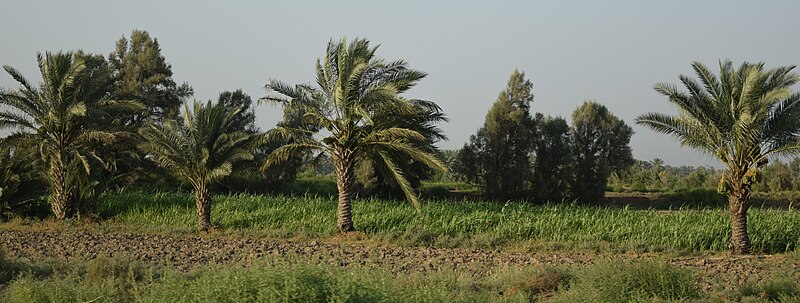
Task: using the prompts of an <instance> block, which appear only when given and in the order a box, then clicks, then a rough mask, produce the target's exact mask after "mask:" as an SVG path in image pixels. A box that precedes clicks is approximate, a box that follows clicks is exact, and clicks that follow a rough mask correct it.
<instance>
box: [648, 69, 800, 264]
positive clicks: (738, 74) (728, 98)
mask: <svg viewBox="0 0 800 303" xmlns="http://www.w3.org/2000/svg"><path fill="white" fill-rule="evenodd" d="M692 68H693V69H694V71H695V73H696V74H697V77H698V78H699V81H698V80H695V79H692V78H690V77H687V76H684V75H681V76H680V80H681V82H682V83H683V85H684V86H685V87H686V89H687V90H688V91H682V90H679V89H678V88H677V87H676V86H675V85H672V84H668V83H660V84H657V85H656V86H655V90H656V91H658V92H659V93H661V94H662V95H665V96H667V98H668V100H669V102H672V103H673V104H675V105H676V106H677V107H678V109H679V110H680V113H679V114H678V115H675V116H669V115H664V114H659V113H648V114H644V115H641V116H639V117H638V118H637V119H636V123H637V124H641V125H645V126H648V127H650V128H652V129H653V130H655V131H657V132H661V133H665V134H670V135H673V136H675V137H677V138H678V139H679V140H680V141H681V144H683V145H687V146H689V147H692V148H695V149H698V150H700V151H703V152H706V153H709V154H711V155H714V156H716V157H717V158H718V159H719V160H720V161H722V163H723V164H724V165H725V172H724V174H723V176H722V178H721V179H720V183H719V185H720V191H721V192H725V193H727V194H728V210H729V212H730V215H731V244H730V248H731V250H732V252H733V253H736V254H746V253H749V252H750V247H751V244H750V237H749V235H748V233H747V210H748V209H749V207H750V202H749V201H750V200H749V198H750V187H751V186H752V185H753V184H754V183H755V182H756V180H757V178H758V175H759V170H760V169H761V168H762V167H764V165H766V164H767V162H768V158H770V157H778V156H783V155H791V154H797V153H798V151H800V93H797V92H795V93H792V92H791V86H792V85H794V84H795V83H797V81H798V80H800V77H799V76H798V75H797V74H795V73H793V72H792V70H793V69H794V66H788V67H779V68H774V69H765V68H764V64H763V63H755V64H753V63H747V62H745V63H743V64H742V65H741V66H739V67H738V68H735V67H734V66H733V64H732V63H731V62H730V61H724V62H720V72H719V77H717V76H716V75H714V74H713V73H712V72H711V71H710V70H709V69H708V68H707V67H706V66H704V65H703V64H700V63H697V62H695V63H693V64H692Z"/></svg>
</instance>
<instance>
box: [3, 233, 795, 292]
mask: <svg viewBox="0 0 800 303" xmlns="http://www.w3.org/2000/svg"><path fill="white" fill-rule="evenodd" d="M0 249H2V250H3V251H4V252H5V254H6V256H7V257H9V258H18V259H23V260H29V261H37V260H42V259H47V258H56V259H60V260H76V259H78V260H79V259H92V258H95V257H96V256H98V255H101V254H105V255H108V256H115V255H120V254H125V255H128V256H130V257H132V258H134V259H137V260H140V261H144V262H150V263H158V264H167V265H169V266H173V267H175V268H177V269H180V270H189V269H191V268H193V267H197V266H202V265H208V264H231V265H234V264H243V265H249V264H252V262H253V261H255V260H256V259H258V258H260V257H263V256H272V257H274V258H281V259H287V260H305V261H310V262H320V263H327V264H332V265H339V266H349V265H360V266H375V267H382V268H388V269H391V270H392V271H393V272H403V273H408V272H426V271H436V270H441V269H443V268H448V269H452V270H455V271H460V272H469V273H472V274H476V275H484V274H487V273H489V272H490V271H491V270H492V269H493V268H496V267H498V266H500V267H505V266H514V267H516V266H528V265H581V264H590V263H592V262H595V261H598V260H604V259H609V258H623V259H646V258H661V257H659V256H658V255H636V254H625V255H597V254H590V253H532V254H523V253H512V252H504V251H489V250H464V249H441V248H402V247H374V246H363V245H351V244H335V243H318V242H316V241H314V242H290V241H280V240H265V239H249V238H211V237H193V236H164V235H155V234H132V233H108V234H107V233H97V232H92V231H86V230H70V231H22V230H2V231H0ZM666 261H667V262H670V263H672V264H676V265H680V266H684V267H690V268H694V269H695V270H696V271H697V272H698V274H699V279H700V281H701V283H703V284H705V285H706V287H711V285H718V284H719V283H720V282H722V283H726V284H729V283H736V284H739V283H742V282H744V281H746V280H747V279H755V280H760V279H763V278H765V277H771V276H773V274H774V273H775V272H782V271H785V272H788V273H789V274H793V275H797V273H798V270H800V269H799V268H800V257H798V256H797V255H796V254H793V255H774V256H746V257H725V256H703V257H679V258H671V259H666Z"/></svg>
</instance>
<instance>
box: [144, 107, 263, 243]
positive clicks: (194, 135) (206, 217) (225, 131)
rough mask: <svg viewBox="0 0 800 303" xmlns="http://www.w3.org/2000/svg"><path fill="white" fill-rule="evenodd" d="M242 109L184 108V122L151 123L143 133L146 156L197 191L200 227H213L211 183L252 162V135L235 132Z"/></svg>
mask: <svg viewBox="0 0 800 303" xmlns="http://www.w3.org/2000/svg"><path fill="white" fill-rule="evenodd" d="M239 110H240V109H237V108H228V107H226V106H225V105H224V104H222V103H217V104H215V105H212V104H211V102H208V103H206V104H205V105H203V104H202V103H198V102H197V101H195V102H194V107H193V110H190V108H189V106H188V105H185V106H184V112H183V121H182V123H178V122H177V121H170V120H168V121H167V122H165V123H164V124H154V123H151V124H149V125H147V126H145V127H144V128H142V129H141V130H140V134H141V135H142V137H143V138H144V140H145V143H143V144H142V145H140V148H141V149H142V151H144V152H145V153H146V154H147V157H148V158H150V159H151V160H153V161H154V162H155V163H157V164H158V165H160V166H162V167H164V168H166V169H168V170H171V171H172V172H173V173H174V174H175V175H176V176H177V177H179V178H182V179H185V180H186V181H188V182H189V183H190V184H191V185H192V187H193V188H194V196H195V205H196V207H197V217H198V227H199V228H200V230H204V231H205V230H208V229H209V228H210V227H211V183H212V182H215V181H218V180H221V179H222V178H224V177H226V176H228V175H230V174H231V171H232V169H233V165H234V164H235V163H236V162H239V161H244V160H250V159H253V154H252V152H251V143H252V141H253V140H252V139H253V135H250V134H246V133H243V132H237V131H233V130H232V128H231V125H232V124H231V123H232V122H233V121H234V120H233V117H235V115H236V113H237V112H238V111H239Z"/></svg>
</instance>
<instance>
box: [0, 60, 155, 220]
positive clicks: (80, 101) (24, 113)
mask: <svg viewBox="0 0 800 303" xmlns="http://www.w3.org/2000/svg"><path fill="white" fill-rule="evenodd" d="M84 58H86V56H85V55H83V54H82V53H80V52H78V53H72V52H57V53H50V52H47V53H45V55H44V56H42V54H41V53H40V54H37V61H38V63H39V71H40V72H41V74H42V83H41V84H40V87H39V88H36V87H34V86H33V85H31V83H30V82H29V81H28V80H26V79H25V78H24V77H23V76H22V74H21V73H20V72H19V71H18V70H16V69H14V68H13V67H10V66H7V65H6V66H3V67H4V68H5V70H6V72H8V74H9V75H11V77H13V78H14V80H16V81H17V82H18V83H19V84H20V86H21V87H20V88H19V89H18V90H16V91H9V90H3V91H0V104H2V105H4V107H3V109H2V111H0V129H14V130H15V132H14V133H12V134H11V135H9V136H8V137H6V138H4V139H3V144H4V145H6V146H9V147H14V146H24V145H36V146H37V150H38V151H39V155H40V158H41V160H42V162H43V163H44V164H45V166H46V170H47V172H46V175H47V179H48V181H49V184H50V206H51V208H52V210H53V213H54V214H55V216H56V218H58V219H65V218H70V217H72V216H74V215H76V214H77V213H78V212H79V211H80V209H79V208H80V207H81V205H78V204H80V203H79V201H80V199H81V195H80V190H81V188H82V186H84V185H85V184H86V183H87V182H86V177H87V176H88V175H89V173H90V171H91V169H92V166H96V165H93V164H92V163H98V162H99V163H101V164H105V161H104V159H101V157H100V156H98V154H97V153H96V152H95V150H96V149H95V147H97V146H98V145H103V144H105V145H108V144H111V143H114V142H115V141H116V140H117V139H118V138H119V137H120V136H121V135H122V134H124V132H121V131H116V130H113V129H111V128H110V127H107V125H102V124H99V123H96V121H101V120H103V119H105V118H107V117H108V116H109V113H110V112H112V111H118V110H122V109H128V110H136V109H138V108H140V107H138V106H137V103H136V102H130V101H111V100H103V99H102V96H103V95H104V91H105V90H106V89H107V87H105V84H107V83H108V82H107V81H106V80H105V79H101V78H100V77H99V76H104V75H105V74H103V73H94V72H93V71H95V70H92V69H87V66H86V64H85V61H84ZM89 117H91V118H89Z"/></svg>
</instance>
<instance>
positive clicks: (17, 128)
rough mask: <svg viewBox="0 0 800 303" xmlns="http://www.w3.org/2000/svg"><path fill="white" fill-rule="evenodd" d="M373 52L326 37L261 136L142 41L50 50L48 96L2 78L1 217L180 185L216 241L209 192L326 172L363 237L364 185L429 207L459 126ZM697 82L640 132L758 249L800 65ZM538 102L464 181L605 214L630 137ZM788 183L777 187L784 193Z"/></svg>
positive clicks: (794, 115)
mask: <svg viewBox="0 0 800 303" xmlns="http://www.w3.org/2000/svg"><path fill="white" fill-rule="evenodd" d="M376 51H377V47H373V46H370V44H369V41H367V40H366V39H355V40H353V41H350V42H349V43H348V42H347V41H346V40H345V39H342V40H338V41H334V40H331V41H329V42H328V45H327V47H326V50H325V53H324V56H322V57H320V58H319V59H318V60H317V62H316V66H315V71H316V81H315V83H314V84H296V85H289V84H286V83H283V82H281V81H275V80H273V81H269V82H268V83H267V84H266V85H265V88H266V89H267V91H268V94H267V96H265V97H263V98H261V99H259V101H261V102H274V103H278V104H281V105H283V111H284V112H283V114H284V119H283V121H281V122H280V123H279V124H278V125H277V126H276V127H275V128H272V129H269V130H266V131H261V130H259V129H258V128H257V127H256V126H255V123H254V122H255V115H254V112H253V109H252V103H253V101H252V99H251V98H250V97H249V96H247V95H246V94H244V93H243V92H242V91H241V90H236V91H230V92H222V93H221V94H220V96H219V98H218V100H217V102H215V103H212V102H210V101H209V102H198V101H196V100H195V101H194V102H189V100H188V99H189V98H190V97H191V96H192V95H193V91H192V88H191V86H189V85H188V84H186V83H183V84H177V83H176V82H175V81H174V80H173V79H172V71H171V66H170V65H169V64H168V63H167V62H166V59H165V58H164V57H163V56H162V55H161V50H160V46H159V44H158V41H157V40H156V39H154V38H151V37H150V36H149V34H148V33H147V32H144V31H133V32H132V34H131V36H130V38H126V37H122V38H121V39H120V40H119V41H117V43H116V47H115V50H114V51H113V52H111V53H110V54H109V55H108V56H107V57H105V56H103V55H100V54H91V53H86V52H83V51H80V50H79V51H66V52H64V51H59V52H45V53H44V54H38V55H37V62H38V67H39V71H40V73H41V78H42V80H41V82H40V83H38V84H34V83H32V82H30V81H29V80H27V79H26V78H25V77H24V76H23V75H22V73H21V72H20V71H18V70H16V69H15V68H13V67H11V66H7V65H6V66H4V69H5V71H6V72H7V73H8V75H9V76H11V77H12V78H13V79H14V80H15V81H16V82H18V84H19V87H18V88H17V89H13V90H12V89H2V90H1V91H0V105H2V108H0V128H1V129H4V130H7V131H11V133H10V134H9V135H7V136H6V137H4V138H2V140H0V204H2V208H3V209H2V210H3V211H8V210H10V209H12V210H13V209H14V208H16V207H17V206H19V205H20V204H24V203H25V202H26V201H30V200H31V197H32V196H41V195H42V194H43V193H47V195H48V196H47V197H48V198H47V199H48V203H49V206H50V209H51V211H52V214H54V215H55V216H56V217H57V218H58V219H69V218H75V217H79V216H83V215H89V214H91V213H92V211H93V209H94V204H95V203H96V201H97V197H98V195H100V194H102V193H103V192H105V191H107V190H110V189H114V188H130V187H134V186H136V185H137V184H151V185H152V184H166V186H168V187H170V186H172V187H174V186H178V185H181V184H186V185H188V186H189V187H190V188H192V190H193V191H194V193H195V201H196V208H197V214H198V227H199V228H200V229H201V230H206V229H208V228H211V227H212V225H211V219H210V207H211V195H212V193H213V191H215V190H218V188H219V187H220V186H221V187H222V188H225V187H226V186H225V184H226V183H228V186H227V188H228V189H229V190H234V188H233V187H235V186H231V183H232V181H233V180H237V179H236V177H237V175H238V176H239V177H243V178H245V179H247V178H249V177H248V176H257V178H258V179H259V182H257V183H258V184H259V185H258V186H260V187H268V186H272V185H267V184H269V182H278V184H279V182H282V181H284V182H285V181H286V180H291V178H293V176H294V175H295V174H296V172H297V171H298V170H299V168H300V167H301V166H302V164H303V163H304V162H306V161H317V160H320V159H328V160H329V161H330V163H331V164H332V167H333V170H334V174H335V175H336V183H337V189H338V214H337V216H338V220H337V226H336V227H337V230H338V231H339V232H348V231H352V230H354V229H355V224H354V222H353V218H352V203H353V200H354V197H355V195H356V193H357V191H358V190H359V188H360V189H362V190H364V189H370V188H371V189H372V190H377V191H389V192H395V193H400V194H401V195H402V196H404V197H405V198H406V199H407V200H408V201H410V202H411V203H412V204H413V205H414V206H415V207H416V208H417V209H419V198H418V196H417V194H416V187H418V186H419V183H420V180H423V179H424V178H426V177H429V176H432V175H434V174H435V173H437V172H445V171H447V167H446V165H445V163H444V162H443V161H442V159H441V155H442V153H441V152H440V151H439V150H438V149H437V147H436V145H435V143H436V142H438V141H440V140H444V139H446V137H445V136H444V134H443V133H442V131H441V130H440V129H439V128H438V126H437V125H438V124H439V123H442V122H446V121H447V117H446V115H445V114H444V113H443V111H442V109H441V108H440V107H439V106H438V105H437V104H436V103H435V102H432V101H428V100H420V99H409V98H406V97H404V96H403V94H404V93H405V92H407V91H408V90H409V89H411V88H413V87H414V86H415V85H416V84H417V83H418V82H419V81H420V80H422V79H423V78H425V77H426V76H427V74H426V73H424V72H422V71H418V70H415V69H412V68H410V67H409V65H408V63H407V62H405V61H404V60H395V61H388V60H385V59H383V58H379V57H377V56H376V55H375V54H376ZM692 68H693V70H694V71H695V73H696V75H697V79H695V78H692V77H689V76H684V75H681V76H680V77H679V79H680V81H681V84H682V86H683V87H684V88H685V89H681V88H679V87H678V86H677V85H674V84H670V83H660V84H657V85H656V86H655V90H656V91H657V92H658V93H660V94H662V95H664V96H665V97H667V100H668V101H669V102H670V103H672V104H674V105H675V106H676V107H678V109H679V114H677V115H665V114H661V113H646V114H643V115H641V116H639V117H638V118H637V119H636V123H638V124H641V125H644V126H647V127H649V128H651V129H653V130H655V131H657V132H661V133H665V134H669V135H672V136H674V137H676V138H678V139H679V140H680V142H681V143H682V144H683V145H684V146H688V147H691V148H694V149H697V150H699V151H701V152H704V153H707V154H710V155H713V156H715V157H716V158H717V159H719V160H720V161H721V163H722V164H723V165H724V169H723V170H722V172H721V175H720V177H719V181H718V183H717V184H718V189H719V191H720V192H723V193H725V194H727V195H728V201H729V203H728V209H729V212H730V215H731V222H732V223H731V228H732V234H731V249H732V250H733V252H734V253H748V252H749V250H750V240H749V236H748V233H747V210H748V209H749V207H750V193H751V192H752V191H753V190H755V189H757V188H758V187H759V182H760V180H762V178H761V176H763V174H764V171H775V173H774V175H776V176H778V175H782V174H783V175H785V173H780V171H784V170H785V169H784V168H782V167H781V166H780V165H779V164H773V165H771V166H770V165H768V164H769V162H770V159H775V158H780V157H786V156H791V155H796V154H797V153H798V152H800V119H799V118H800V93H798V92H792V91H791V87H792V86H793V85H794V84H795V83H797V81H798V80H800V76H798V75H797V74H796V73H794V72H793V69H794V66H787V67H777V68H772V69H767V68H765V67H764V64H763V63H747V62H745V63H742V64H741V65H740V66H739V67H734V66H733V64H732V63H731V62H730V61H721V62H720V64H719V70H720V71H719V74H718V75H717V74H714V73H713V72H711V70H710V69H709V68H707V67H706V66H705V65H702V64H700V63H693V64H692ZM532 88H533V85H532V83H531V81H530V80H528V79H526V78H525V74H524V73H523V72H520V71H515V72H514V73H512V75H511V77H510V79H509V81H508V85H507V87H506V88H505V89H504V90H502V91H501V92H500V94H499V95H498V98H497V100H496V101H495V102H494V104H493V105H492V107H491V109H490V110H489V112H488V113H487V115H486V121H485V122H484V124H483V126H482V127H481V128H480V129H478V131H477V132H476V133H475V134H474V135H473V136H471V137H470V140H469V142H468V143H467V144H465V146H464V147H463V148H462V149H461V150H459V151H458V153H457V156H456V157H455V159H454V160H453V161H452V163H451V164H452V168H453V170H454V171H455V173H456V174H457V175H458V176H461V177H463V178H464V179H465V180H468V181H470V182H474V183H476V184H479V185H480V186H481V188H482V190H483V192H484V194H485V196H486V197H489V198H492V199H501V200H505V199H519V198H522V199H531V200H533V201H542V202H543V201H561V200H563V199H570V200H577V201H580V202H582V203H597V202H599V201H600V200H601V199H602V197H603V193H604V191H605V189H606V187H607V185H608V179H609V177H611V176H617V177H618V176H621V175H624V174H625V171H626V169H628V170H629V169H630V167H631V165H632V164H635V161H634V160H633V158H632V156H631V149H630V147H629V145H628V143H629V141H630V138H631V136H632V134H633V131H632V129H631V128H630V127H629V126H628V125H626V124H625V123H624V122H623V121H622V120H621V119H619V118H617V117H616V116H614V115H613V114H612V113H610V112H609V110H608V109H607V108H606V107H605V106H603V105H601V104H599V103H596V102H593V101H586V102H584V103H583V104H582V105H580V106H579V107H578V108H577V109H576V110H575V111H574V112H573V114H572V116H571V124H568V123H567V121H566V120H565V119H564V118H561V117H551V116H546V115H544V114H541V113H536V114H534V115H531V106H532V103H533V93H532ZM181 108H183V110H181ZM776 163H777V162H776ZM634 167H635V166H634ZM168 176H169V177H168ZM170 178H172V179H170ZM784 181H785V179H783V181H781V180H778V181H774V182H767V186H775V187H776V188H778V187H780V188H785V187H788V186H789V185H787V184H788V182H784ZM233 183H235V182H233ZM773 183H774V184H773ZM220 184H221V185H220ZM273 187H274V186H273ZM215 188H217V189H215Z"/></svg>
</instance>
